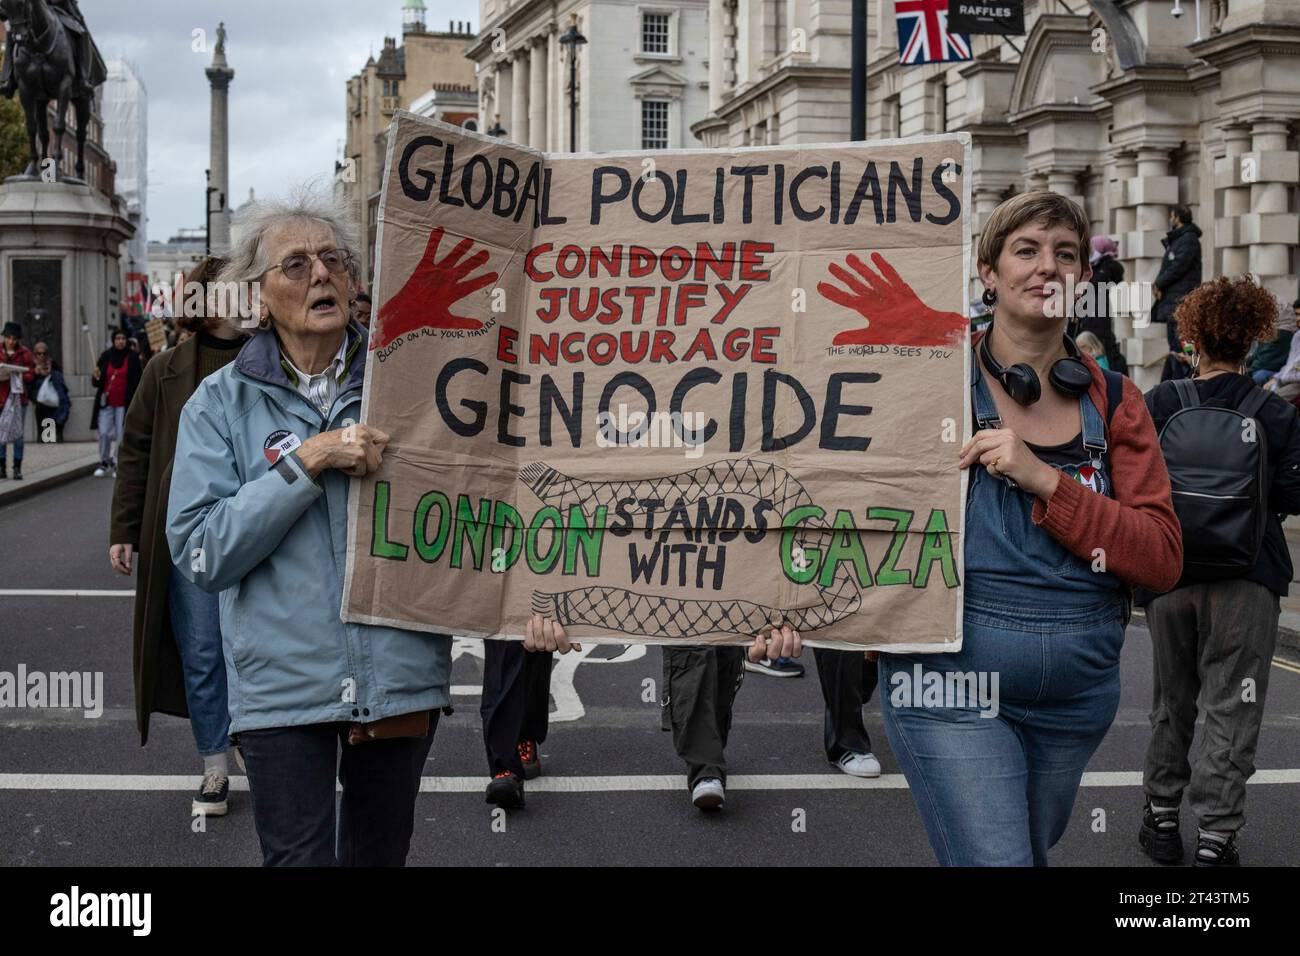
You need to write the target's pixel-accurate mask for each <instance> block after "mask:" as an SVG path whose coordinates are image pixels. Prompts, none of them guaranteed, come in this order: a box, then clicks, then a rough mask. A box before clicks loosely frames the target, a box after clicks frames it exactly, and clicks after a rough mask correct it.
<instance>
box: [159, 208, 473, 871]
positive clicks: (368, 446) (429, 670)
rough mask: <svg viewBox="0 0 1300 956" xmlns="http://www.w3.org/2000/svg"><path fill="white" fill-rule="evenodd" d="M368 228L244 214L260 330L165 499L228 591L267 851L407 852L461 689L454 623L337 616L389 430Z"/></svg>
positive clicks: (243, 283)
mask: <svg viewBox="0 0 1300 956" xmlns="http://www.w3.org/2000/svg"><path fill="white" fill-rule="evenodd" d="M356 242H357V240H356V237H355V227H354V226H353V224H352V223H351V222H350V221H349V220H348V218H347V216H346V214H344V213H342V212H341V211H339V210H337V209H336V208H334V207H333V205H332V204H330V203H328V202H326V201H324V200H318V199H315V198H311V197H308V198H304V199H298V200H293V201H290V202H274V203H262V204H261V205H260V206H259V207H257V208H256V211H254V212H252V213H251V215H249V216H248V218H247V227H246V230H245V232H244V235H243V237H242V238H241V239H240V241H239V242H238V244H237V245H236V247H235V248H234V249H233V250H231V254H230V258H229V263H228V265H227V267H226V268H225V269H224V270H223V271H222V273H221V275H220V276H219V278H218V284H219V287H220V288H221V289H223V290H224V292H225V293H227V297H226V302H227V311H226V313H225V314H226V315H227V316H231V317H232V318H231V320H232V321H235V322H236V323H238V324H240V325H241V326H243V327H246V328H250V329H254V331H253V335H252V338H251V339H250V340H249V342H248V344H247V345H245V346H244V347H243V349H242V350H241V351H240V353H239V356H238V358H236V359H235V361H234V362H233V363H231V364H230V365H227V366H226V367H225V368H223V369H221V370H220V371H219V372H217V373H215V374H213V375H211V376H209V377H208V378H207V379H205V380H204V381H203V383H202V384H201V385H200V386H199V388H198V391H196V392H195V393H194V395H193V397H192V398H190V400H189V401H188V402H187V403H186V405H185V409H184V411H183V412H182V413H181V424H180V437H179V441H178V443H177V447H176V459H175V465H174V470H173V474H172V482H171V498H170V501H169V503H168V509H167V540H168V544H169V546H170V549H171V553H172V559H173V560H174V561H175V563H176V565H177V567H178V568H179V569H180V571H181V573H182V574H184V575H185V576H186V577H188V578H189V579H190V580H191V581H193V582H194V583H195V584H197V585H198V586H199V587H200V588H202V589H204V590H206V591H213V592H216V591H220V592H222V593H221V633H222V640H223V649H224V655H225V659H226V674H227V684H228V688H229V705H230V729H231V735H232V737H233V738H234V741H235V743H236V744H237V746H238V749H239V752H240V754H241V755H242V757H243V760H244V762H245V765H246V767H247V771H248V780H249V787H250V790H251V791H252V803H253V820H254V825H255V826H256V829H257V835H258V839H259V840H260V842H261V846H262V855H263V860H264V862H265V864H266V865H268V866H285V865H305V866H329V865H334V864H336V863H337V864H340V865H345V866H351V865H355V866H400V865H402V864H403V863H404V862H405V860H406V855H407V851H408V849H409V846H410V841H411V833H412V828H413V817H414V811H415V798H416V794H417V792H418V791H419V786H420V777H421V773H422V771H423V769H424V764H425V761H426V760H427V758H428V754H429V748H430V745H431V744H432V742H433V734H434V730H435V728H436V726H437V718H438V713H439V710H440V709H441V708H443V707H445V706H447V705H448V703H449V698H448V679H449V675H450V670H451V639H450V637H448V636H446V635H439V634H424V633H416V632H414V631H406V630H400V629H398V628H392V627H381V626H369V625H362V624H351V623H345V622H343V621H341V620H340V616H339V607H340V604H341V600H342V591H343V569H344V568H345V567H346V565H347V498H348V484H349V483H348V478H349V476H352V477H361V476H364V475H366V474H369V473H370V472H373V471H375V470H376V469H377V468H378V467H379V464H380V460H381V458H382V455H383V452H384V448H385V445H386V443H387V441H388V436H387V435H386V434H384V433H383V432H381V431H379V430H378V429H376V428H372V427H369V426H367V425H364V424H360V423H359V419H360V417H361V384H362V376H363V374H364V371H365V359H366V352H367V349H366V332H365V330H364V329H362V328H361V327H360V326H358V325H357V324H356V323H354V322H351V321H350V316H351V315H352V306H353V303H352V299H353V297H354V295H355V291H356V277H355V274H354V267H353V262H354V261H355V255H354V249H355V248H356ZM236 284H237V285H236ZM250 287H251V288H254V289H256V290H257V294H256V295H254V296H252V297H251V299H250V297H248V296H247V295H246V294H245V293H244V291H242V290H247V289H249V288H250ZM235 290H241V291H239V292H238V294H237V295H235V296H233V298H236V299H237V303H238V304H237V308H235V307H232V306H231V305H230V301H231V298H232V296H231V295H230V294H229V293H231V292H233V291H235ZM235 312H238V313H239V316H238V317H237V316H234V315H233V314H232V313H235ZM340 751H341V752H342V759H341V760H340V757H339V754H340ZM336 769H337V777H338V781H339V782H340V783H341V784H342V785H343V797H342V802H341V804H340V809H339V815H338V823H337V836H336V825H335V809H334V806H335V804H334V791H335V784H334V781H335V775H336Z"/></svg>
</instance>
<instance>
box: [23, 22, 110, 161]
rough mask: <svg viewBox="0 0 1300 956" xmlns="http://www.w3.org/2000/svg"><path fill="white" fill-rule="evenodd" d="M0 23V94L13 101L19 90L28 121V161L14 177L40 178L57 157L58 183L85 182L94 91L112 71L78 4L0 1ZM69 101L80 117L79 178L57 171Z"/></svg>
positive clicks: (78, 128)
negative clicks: (2, 27) (1, 48)
mask: <svg viewBox="0 0 1300 956" xmlns="http://www.w3.org/2000/svg"><path fill="white" fill-rule="evenodd" d="M0 20H4V21H5V22H6V26H7V30H6V36H5V52H4V63H3V65H2V66H0V96H7V97H12V96H13V95H14V93H15V92H17V93H18V99H19V102H21V103H22V107H23V113H24V114H26V117H27V142H28V155H29V157H30V162H29V163H28V165H27V170H26V171H25V172H24V173H23V175H22V176H17V177H12V178H14V179H37V178H41V176H40V173H41V170H42V167H43V165H44V163H45V161H46V160H47V159H53V160H54V164H53V168H54V178H55V179H60V178H63V179H64V181H65V182H77V183H84V182H85V176H86V129H87V127H88V125H89V124H90V108H91V102H92V100H93V98H94V95H95V87H97V86H99V85H101V84H102V83H103V82H104V80H105V79H107V77H108V71H107V70H106V69H105V67H104V60H103V58H102V57H101V56H100V55H99V50H98V49H97V48H96V46H95V41H94V39H93V38H92V37H91V35H90V29H89V28H88V27H87V26H86V21H85V19H84V18H83V17H82V15H81V11H80V10H79V9H78V8H77V0H0ZM51 103H54V104H55V110H54V151H53V152H52V153H51V152H50V148H49V146H50V134H49V127H48V122H47V121H48V118H49V113H50V104H51ZM69 103H71V104H72V107H73V109H75V110H76V115H77V166H76V169H77V178H76V179H75V180H73V179H71V178H70V177H69V178H64V177H62V176H60V174H59V172H58V170H59V165H60V164H61V162H62V161H63V134H64V132H65V131H66V130H67V113H68V104H69ZM38 142H39V145H40V150H39V152H38V151H37V144H38Z"/></svg>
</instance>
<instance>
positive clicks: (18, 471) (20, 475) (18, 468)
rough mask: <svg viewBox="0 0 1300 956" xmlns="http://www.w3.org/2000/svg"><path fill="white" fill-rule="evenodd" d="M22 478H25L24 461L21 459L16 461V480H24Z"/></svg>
mask: <svg viewBox="0 0 1300 956" xmlns="http://www.w3.org/2000/svg"><path fill="white" fill-rule="evenodd" d="M22 480H23V463H22V462H21V461H16V462H14V481H22Z"/></svg>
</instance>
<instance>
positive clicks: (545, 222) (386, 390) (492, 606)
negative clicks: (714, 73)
mask: <svg viewBox="0 0 1300 956" xmlns="http://www.w3.org/2000/svg"><path fill="white" fill-rule="evenodd" d="M389 137H390V138H389V148H388V160H387V162H388V169H387V175H386V176H385V180H384V191H383V197H382V201H381V213H380V223H379V251H378V271H377V278H376V283H375V287H376V295H375V304H376V306H377V310H376V314H375V320H374V323H373V326H372V330H371V339H370V353H369V358H368V361H367V365H366V385H365V399H364V408H363V415H364V419H365V421H367V422H368V423H370V424H373V425H375V426H377V427H379V428H381V429H383V430H384V431H386V432H388V433H389V434H390V435H391V442H390V444H389V446H388V449H387V451H386V453H385V456H384V463H383V466H382V468H381V469H380V470H379V471H378V472H376V473H375V474H374V475H371V476H370V477H368V478H366V479H365V480H363V481H354V482H353V483H352V492H351V523H350V528H351V531H350V534H351V547H350V551H349V561H348V570H347V586H346V593H345V595H344V606H343V613H344V617H345V618H346V619H348V620H353V621H362V622H370V623H386V624H394V625H397V626H401V627H409V628H413V629H419V630H429V631H442V632H449V633H457V634H477V635H484V636H488V637H493V636H496V637H500V636H505V637H519V636H522V634H523V630H524V624H525V621H526V619H527V617H528V615H529V614H531V613H542V614H544V615H548V616H551V617H554V618H556V619H558V620H559V621H561V622H562V623H563V624H564V625H565V626H566V628H567V629H568V631H569V633H570V635H571V636H575V637H578V638H582V639H586V640H596V641H599V640H602V639H603V640H607V641H617V642H624V643H625V642H627V641H629V640H634V641H635V640H645V641H652V642H656V643H694V644H699V643H744V642H747V641H749V640H752V636H753V634H755V633H756V632H757V631H758V629H759V628H761V627H763V626H764V625H767V624H770V623H774V622H780V621H786V622H789V623H790V624H791V625H793V626H794V627H796V628H797V629H798V630H799V631H800V632H802V634H803V636H804V638H805V640H807V641H808V642H809V643H811V644H813V645H824V646H837V647H838V646H849V645H852V646H861V647H867V646H876V647H881V646H890V647H894V648H903V647H917V648H922V647H924V648H927V649H931V650H933V649H938V648H949V649H951V648H954V647H956V646H959V641H960V634H961V580H962V571H963V569H962V562H961V554H962V548H961V542H962V522H963V518H964V514H963V511H964V509H963V502H964V500H965V498H964V488H965V485H964V476H963V475H962V473H961V472H960V471H959V469H958V467H957V451H958V449H959V448H960V447H961V443H962V441H963V436H964V433H965V432H966V431H968V429H967V428H966V427H964V423H965V422H967V421H968V419H969V414H968V410H967V409H968V390H967V389H966V387H965V383H966V381H967V376H968V370H967V366H966V361H967V358H966V356H967V351H968V350H967V348H966V344H967V340H968V325H967V321H966V319H965V314H966V301H965V295H966V293H965V289H966V279H967V263H968V262H969V258H970V256H969V245H970V228H969V222H968V210H969V182H968V180H967V178H966V176H965V175H964V171H965V170H967V169H969V155H970V146H969V140H968V139H967V138H966V137H965V135H964V134H962V135H960V136H959V135H948V136H942V137H923V138H918V139H913V140H906V141H893V142H889V143H885V144H872V143H863V144H852V145H848V144H846V145H836V146H810V147H791V148H765V149H753V150H735V151H731V152H727V151H721V150H686V151H680V152H671V151H657V152H653V153H635V154H633V153H626V154H610V155H575V156H561V155H544V154H541V153H538V152H534V151H530V150H528V149H526V148H524V147H520V146H516V145H513V144H510V143H505V142H501V141H499V140H495V139H491V138H489V137H485V136H481V135H477V134H473V133H466V132H464V131H461V130H457V129H455V128H453V127H449V126H445V125H442V124H440V123H436V122H433V121H431V120H425V119H421V118H418V117H415V116H412V115H410V114H405V113H403V114H399V116H398V118H397V120H396V121H395V122H394V124H393V126H392V128H391V130H390V134H389Z"/></svg>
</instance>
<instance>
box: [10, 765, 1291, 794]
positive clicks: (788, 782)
mask: <svg viewBox="0 0 1300 956" xmlns="http://www.w3.org/2000/svg"><path fill="white" fill-rule="evenodd" d="M201 779H202V778H201V777H198V776H192V775H189V774H113V773H102V774H101V773H0V790H85V791H132V792H135V791H169V790H193V789H194V788H196V787H197V786H198V785H199V781H200V780H201ZM486 779H487V778H486V776H477V777H424V778H422V779H421V781H420V791H421V792H422V793H481V792H482V791H483V787H484V785H485V781H486ZM1141 783H1142V773H1141V771H1138V770H1121V771H1113V770H1103V771H1096V772H1093V773H1085V774H1084V775H1083V786H1085V787H1136V786H1140V785H1141ZM1250 783H1251V784H1291V783H1300V769H1296V770H1259V771H1256V773H1255V776H1253V777H1251V779H1250ZM727 788H728V789H730V790H906V789H907V781H906V780H905V779H904V778H903V775H902V774H899V773H887V774H884V775H882V776H880V777H877V778H875V779H863V778H860V777H850V776H849V775H848V774H843V773H788V774H787V773H764V774H735V775H733V776H731V777H728V778H727ZM230 789H231V790H240V791H247V790H248V778H247V777H239V776H232V777H231V778H230ZM684 789H686V777H684V776H682V775H679V774H671V773H666V774H623V775H613V776H593V777H578V776H572V777H540V778H538V779H537V780H530V781H528V792H529V793H621V792H628V791H638V790H643V791H656V790H684Z"/></svg>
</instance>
